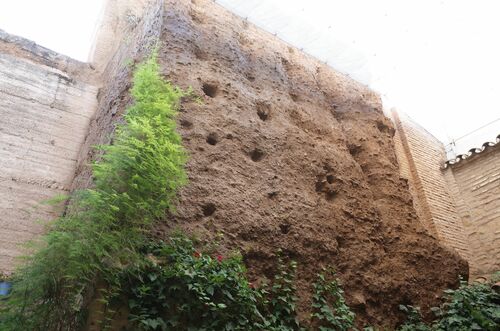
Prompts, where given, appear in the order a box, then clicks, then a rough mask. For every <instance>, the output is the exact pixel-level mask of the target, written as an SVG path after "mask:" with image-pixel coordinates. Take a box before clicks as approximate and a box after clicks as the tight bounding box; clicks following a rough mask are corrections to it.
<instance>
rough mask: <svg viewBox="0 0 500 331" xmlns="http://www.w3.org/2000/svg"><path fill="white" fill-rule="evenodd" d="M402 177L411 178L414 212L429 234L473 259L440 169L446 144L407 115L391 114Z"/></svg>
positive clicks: (460, 219)
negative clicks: (395, 130)
mask: <svg viewBox="0 0 500 331" xmlns="http://www.w3.org/2000/svg"><path fill="white" fill-rule="evenodd" d="M392 117H393V119H394V122H395V125H396V129H397V133H396V136H395V144H396V145H397V146H398V149H397V156H398V161H399V164H400V169H401V170H400V171H401V175H402V176H403V177H405V178H407V179H408V181H409V184H410V187H411V192H412V195H413V197H414V205H415V209H416V210H417V211H418V214H419V217H420V220H421V222H422V224H424V226H425V227H426V229H427V230H428V231H429V233H431V234H433V235H435V236H437V237H438V238H439V239H440V240H441V241H442V242H443V243H444V244H445V245H447V246H448V247H450V248H453V249H455V250H456V251H457V252H458V253H459V254H460V255H461V256H462V257H464V258H465V259H467V260H470V250H469V247H468V242H467V238H466V235H465V231H464V227H463V223H462V218H461V215H460V214H459V213H458V210H457V203H456V201H455V200H454V197H453V196H452V195H451V193H450V188H449V186H448V183H447V182H446V180H445V178H444V175H443V172H442V170H441V167H442V166H443V164H444V162H445V161H446V159H445V152H444V148H443V144H442V143H441V142H440V141H439V140H437V139H436V138H434V137H433V136H432V135H431V134H430V133H428V132H427V131H425V129H423V128H422V127H420V126H419V125H418V124H416V123H414V122H413V121H412V120H411V119H410V118H408V117H407V116H405V115H404V114H398V113H396V112H395V111H393V113H392Z"/></svg>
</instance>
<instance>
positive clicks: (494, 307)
mask: <svg viewBox="0 0 500 331" xmlns="http://www.w3.org/2000/svg"><path fill="white" fill-rule="evenodd" d="M445 294H446V302H445V303H444V304H443V305H441V307H438V308H434V309H433V311H434V312H435V314H436V316H437V320H436V321H435V322H434V323H433V324H431V325H426V324H424V323H423V322H422V321H421V319H420V318H419V314H418V311H416V310H415V309H410V311H408V309H409V308H408V307H404V306H403V309H406V311H407V312H409V313H410V319H409V321H408V322H406V323H405V324H404V325H403V326H402V327H401V329H400V330H403V331H406V330H421V331H470V330H485V331H497V330H500V294H499V293H498V292H497V291H496V290H494V289H493V288H492V283H486V284H481V283H474V284H471V285H467V283H466V282H464V281H462V282H461V284H460V287H459V288H458V289H456V290H447V291H446V292H445Z"/></svg>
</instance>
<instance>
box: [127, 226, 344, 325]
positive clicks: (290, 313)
mask: <svg viewBox="0 0 500 331" xmlns="http://www.w3.org/2000/svg"><path fill="white" fill-rule="evenodd" d="M143 254H144V258H143V259H142V260H141V261H140V262H139V263H137V264H135V265H133V266H132V265H130V266H129V267H128V268H126V269H124V270H123V272H122V276H121V286H120V287H121V288H122V289H123V293H122V295H121V298H127V302H128V307H129V311H130V314H131V315H130V320H131V321H132V322H133V325H132V329H133V330H148V331H153V330H155V331H156V330H179V331H183V330H204V331H229V330H248V331H251V330H266V331H293V330H305V329H304V328H303V327H301V325H300V323H299V320H298V318H297V312H296V309H295V305H296V300H297V298H296V296H295V292H296V288H295V285H294V283H295V270H296V267H297V264H296V263H295V262H291V263H290V264H285V263H284V262H283V260H282V259H281V258H280V259H279V263H278V273H277V274H276V275H275V277H274V279H273V282H272V284H269V285H267V284H264V285H262V286H261V287H259V288H256V287H255V286H254V285H253V284H251V283H249V282H248V280H247V278H246V276H245V268H244V265H243V263H242V260H241V256H240V255H233V256H228V257H223V256H221V255H216V256H210V255H208V254H204V253H201V252H199V251H197V250H196V249H195V248H194V246H193V243H192V241H191V240H189V239H187V238H186V237H183V236H176V237H172V238H171V239H170V242H169V243H164V242H160V243H155V244H151V245H149V246H148V247H147V248H146V249H145V251H144V252H143ZM328 276H329V277H328V278H332V279H330V280H327V277H326V276H325V275H324V274H321V275H319V278H318V282H317V283H315V285H314V290H315V292H314V302H313V308H314V309H315V311H316V313H315V314H314V315H313V318H314V319H317V320H318V321H320V323H319V324H320V326H319V330H324V331H329V330H349V329H350V328H352V327H353V320H354V314H353V313H352V312H351V311H350V310H349V308H348V307H347V305H346V304H345V301H344V299H343V297H342V290H341V289H340V287H339V286H338V282H337V281H336V280H335V279H334V274H333V273H329V274H328ZM330 307H332V308H330Z"/></svg>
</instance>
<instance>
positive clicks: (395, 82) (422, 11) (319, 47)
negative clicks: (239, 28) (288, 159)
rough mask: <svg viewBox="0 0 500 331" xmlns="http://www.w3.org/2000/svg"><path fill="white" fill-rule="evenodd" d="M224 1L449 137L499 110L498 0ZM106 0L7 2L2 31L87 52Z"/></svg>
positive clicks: (498, 127) (0, 12)
mask: <svg viewBox="0 0 500 331" xmlns="http://www.w3.org/2000/svg"><path fill="white" fill-rule="evenodd" d="M217 2H218V3H220V4H222V5H224V6H225V7H227V8H229V9H231V10H232V11H234V12H235V13H237V14H239V15H241V16H244V17H248V18H249V20H250V21H252V22H254V23H256V24H257V25H259V26H261V27H263V28H264V29H266V30H268V31H270V32H272V33H275V32H276V33H277V34H278V36H279V37H281V38H282V39H284V40H285V41H288V42H290V43H291V44H293V45H295V46H297V47H299V48H304V50H305V51H306V52H308V53H310V54H312V55H314V56H316V57H318V58H320V59H321V60H325V61H328V63H329V64H330V65H332V66H333V67H334V68H336V69H338V70H340V71H343V72H345V73H348V74H349V75H350V76H351V77H353V78H355V79H357V80H359V81H361V82H363V83H365V84H368V85H369V86H370V87H372V88H373V89H375V90H376V91H378V92H379V93H381V94H382V96H383V98H384V102H385V106H386V107H396V108H398V109H399V110H401V111H404V112H406V113H407V114H409V115H410V116H411V117H412V118H413V119H414V120H416V121H417V122H418V123H420V124H421V125H422V126H424V127H425V128H427V129H428V131H430V132H431V133H432V134H434V135H435V136H436V137H437V138H439V139H441V140H442V141H443V142H445V143H447V142H449V141H450V139H452V138H455V139H456V138H458V137H460V136H462V135H464V134H466V133H467V132H469V131H472V130H474V129H477V128H478V127H480V126H482V125H484V124H486V123H488V122H491V121H494V120H496V119H498V118H499V117H500V106H499V97H500V84H499V79H500V18H499V13H500V1H497V0H419V1H413V0H378V1H373V0H307V1H304V0H286V1H285V0H217ZM101 4H102V0H44V1H41V0H1V1H0V29H3V30H6V31H7V32H10V33H14V34H18V35H21V36H23V37H27V38H29V39H32V40H35V41H37V42H38V43H39V44H41V45H43V46H46V47H49V48H51V49H54V50H56V51H58V52H61V53H64V54H67V55H70V56H72V57H74V58H77V59H79V60H86V58H87V53H88V50H89V47H90V41H91V37H92V35H93V32H94V27H95V23H96V20H97V19H98V16H99V13H100V10H101ZM483 131H484V130H483ZM490 131H491V132H489V133H488V132H486V133H485V135H483V136H480V137H477V138H475V139H476V140H475V141H471V142H468V144H469V145H470V146H469V145H468V146H466V147H467V148H470V147H473V146H472V145H473V144H479V143H481V142H483V141H485V140H492V139H493V138H494V137H495V136H496V134H498V133H500V121H497V122H496V123H495V124H494V125H493V126H490ZM488 135H491V136H492V137H491V138H489V137H487V136H488Z"/></svg>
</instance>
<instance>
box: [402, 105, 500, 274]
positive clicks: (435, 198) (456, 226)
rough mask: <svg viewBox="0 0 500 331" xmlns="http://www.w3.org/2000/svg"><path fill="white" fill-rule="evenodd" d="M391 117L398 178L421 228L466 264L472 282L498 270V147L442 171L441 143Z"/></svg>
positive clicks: (404, 119) (408, 122)
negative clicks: (403, 180) (404, 180)
mask: <svg viewBox="0 0 500 331" xmlns="http://www.w3.org/2000/svg"><path fill="white" fill-rule="evenodd" d="M392 117H393V120H394V122H395V124H396V129H397V132H396V135H395V137H394V141H395V146H396V154H397V156H398V162H399V165H400V171H401V175H402V176H403V177H405V178H407V179H408V181H409V184H410V190H411V192H412V195H413V197H414V205H415V209H416V210H417V212H418V214H419V218H420V220H421V221H422V223H423V224H424V225H425V227H426V228H427V230H428V231H429V232H430V233H432V234H434V235H435V236H437V237H438V238H439V239H440V240H442V241H443V242H444V243H445V244H446V245H447V246H449V247H452V248H454V249H456V250H457V251H458V252H459V253H460V255H461V256H463V257H464V258H465V259H466V260H467V261H468V262H469V265H470V274H471V279H475V278H477V277H489V276H490V275H491V274H492V273H494V272H496V271H498V270H500V262H499V261H500V155H499V154H500V152H499V144H496V145H495V146H493V147H487V148H486V149H485V150H484V151H483V152H481V153H477V154H473V155H472V156H471V157H469V158H466V159H464V160H461V161H459V162H457V163H455V164H449V165H448V166H447V168H446V169H443V166H444V165H445V161H446V159H445V156H444V155H445V151H444V147H443V144H442V143H441V142H440V141H438V140H437V139H436V138H434V137H433V136H432V135H431V134H430V133H428V132H427V131H425V130H424V129H423V128H422V127H420V126H419V125H418V124H416V123H414V122H413V121H412V120H411V119H410V118H408V117H407V116H405V115H404V114H398V113H396V112H393V113H392ZM471 147H473V146H471ZM448 163H449V162H448Z"/></svg>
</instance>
